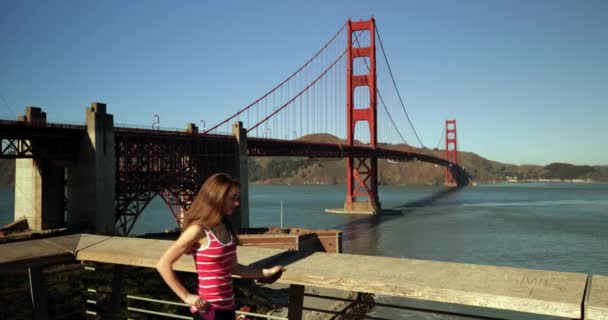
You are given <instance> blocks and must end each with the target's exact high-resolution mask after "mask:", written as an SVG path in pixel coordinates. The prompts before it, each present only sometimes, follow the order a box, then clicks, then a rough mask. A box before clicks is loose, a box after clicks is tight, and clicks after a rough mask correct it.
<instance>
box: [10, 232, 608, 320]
mask: <svg viewBox="0 0 608 320" xmlns="http://www.w3.org/2000/svg"><path fill="white" fill-rule="evenodd" d="M170 244H171V241H166V240H151V239H138V238H126V237H105V236H96V235H84V234H83V235H73V236H67V237H58V238H50V239H45V240H33V241H27V242H19V243H10V244H4V245H0V257H1V258H0V272H1V271H7V270H9V269H12V268H15V267H19V268H24V267H27V266H32V265H40V264H45V263H47V264H48V263H60V262H66V261H67V260H69V259H70V258H69V256H71V259H72V260H74V259H76V260H82V261H94V262H102V263H114V264H123V265H130V266H140V267H150V268H152V267H154V266H155V264H156V262H157V261H158V259H159V258H160V255H161V254H162V253H163V252H164V250H165V249H166V248H167V247H168V246H169V245H170ZM238 255H239V261H240V262H241V263H243V264H252V263H256V264H284V265H286V266H287V270H286V271H285V273H284V274H283V277H282V278H281V279H279V281H278V282H280V283H286V284H298V285H303V286H314V287H321V288H333V289H340V290H350V291H360V292H371V293H377V294H384V295H389V296H398V297H407V298H413V299H420V300H424V301H435V302H447V303H455V304H460V305H465V306H475V307H486V308H496V309H500V310H510V311H520V312H529V313H538V314H544V315H551V316H559V317H567V318H575V319H576V318H581V305H582V302H583V298H584V295H585V285H586V281H587V275H586V274H581V273H569V272H555V271H543V270H531V269H517V268H507V267H495V266H485V265H473V264H463V263H452V262H439V261H425V260H412V259H398V258H387V257H374V256H361V255H351V254H330V253H320V252H317V253H313V254H310V255H305V254H303V253H298V252H293V251H285V250H280V249H266V248H256V247H239V248H238ZM9 267H10V268H9ZM175 267H176V269H177V270H180V271H186V272H194V264H193V263H192V258H191V257H188V256H186V257H182V258H181V259H180V260H179V261H178V262H177V263H176V265H175ZM607 292H608V277H604V276H594V277H593V282H592V288H591V294H590V301H589V310H590V311H591V313H590V314H589V316H590V317H589V319H608V298H606V297H607V296H608V295H607V294H606V293H607Z"/></svg>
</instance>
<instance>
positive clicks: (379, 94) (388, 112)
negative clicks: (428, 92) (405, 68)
mask: <svg viewBox="0 0 608 320" xmlns="http://www.w3.org/2000/svg"><path fill="white" fill-rule="evenodd" d="M376 28H377V26H376ZM376 34H377V32H376ZM355 36H356V34H355ZM354 42H356V43H357V45H359V46H361V44H360V43H359V40H358V37H355V41H354ZM384 58H385V59H386V56H385V57H384ZM363 61H364V62H365V67H366V68H367V71H369V70H370V67H369V64H368V63H367V60H363ZM387 64H388V62H387ZM376 94H378V98H380V102H381V103H382V107H383V108H384V111H386V115H387V116H388V118H389V120H390V122H391V124H392V125H393V128H394V129H395V130H396V131H397V135H398V136H399V137H400V138H401V140H402V141H403V143H404V144H405V145H406V146H408V147H409V148H410V149H411V146H410V145H409V144H408V143H407V141H406V140H405V137H404V136H403V134H402V133H401V130H399V127H398V126H397V124H396V123H395V120H394V119H393V117H392V115H391V113H390V111H389V110H388V108H387V106H386V103H385V102H384V98H383V97H382V94H381V93H380V90H378V89H377V88H376Z"/></svg>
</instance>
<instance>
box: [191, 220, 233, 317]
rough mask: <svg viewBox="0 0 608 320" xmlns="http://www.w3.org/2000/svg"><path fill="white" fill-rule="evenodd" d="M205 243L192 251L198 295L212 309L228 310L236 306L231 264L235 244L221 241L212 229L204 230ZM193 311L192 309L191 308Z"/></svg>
mask: <svg viewBox="0 0 608 320" xmlns="http://www.w3.org/2000/svg"><path fill="white" fill-rule="evenodd" d="M205 234H206V235H207V244H206V245H205V246H204V247H201V248H199V249H198V250H196V252H194V261H195V263H196V272H197V274H198V295H199V297H201V298H203V299H204V300H206V301H207V302H209V305H210V307H211V308H213V309H219V310H230V309H234V308H235V307H236V304H235V302H234V291H233V288H232V266H233V265H234V264H235V263H236V244H235V242H234V238H233V236H232V234H231V235H230V241H229V242H228V243H226V244H224V243H221V242H220V241H219V240H218V239H217V237H216V236H215V234H213V231H211V230H205ZM192 311H193V312H194V311H195V310H194V309H193V310H192Z"/></svg>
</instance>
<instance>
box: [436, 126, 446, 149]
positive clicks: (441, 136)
mask: <svg viewBox="0 0 608 320" xmlns="http://www.w3.org/2000/svg"><path fill="white" fill-rule="evenodd" d="M443 137H445V128H443V127H442V128H441V135H440V136H439V141H437V145H436V146H435V149H438V148H439V146H440V145H441V142H442V141H443Z"/></svg>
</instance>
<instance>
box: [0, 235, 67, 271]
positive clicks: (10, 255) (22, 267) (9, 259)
mask: <svg viewBox="0 0 608 320" xmlns="http://www.w3.org/2000/svg"><path fill="white" fill-rule="evenodd" d="M71 261H74V256H73V255H72V254H71V253H70V252H69V251H67V250H65V249H62V248H59V247H57V246H54V245H52V244H49V243H47V242H45V241H44V240H30V241H21V242H13V243H4V244H2V245H0V273H10V272H16V271H26V270H27V269H28V268H35V267H40V266H44V265H49V264H59V263H67V262H71Z"/></svg>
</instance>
